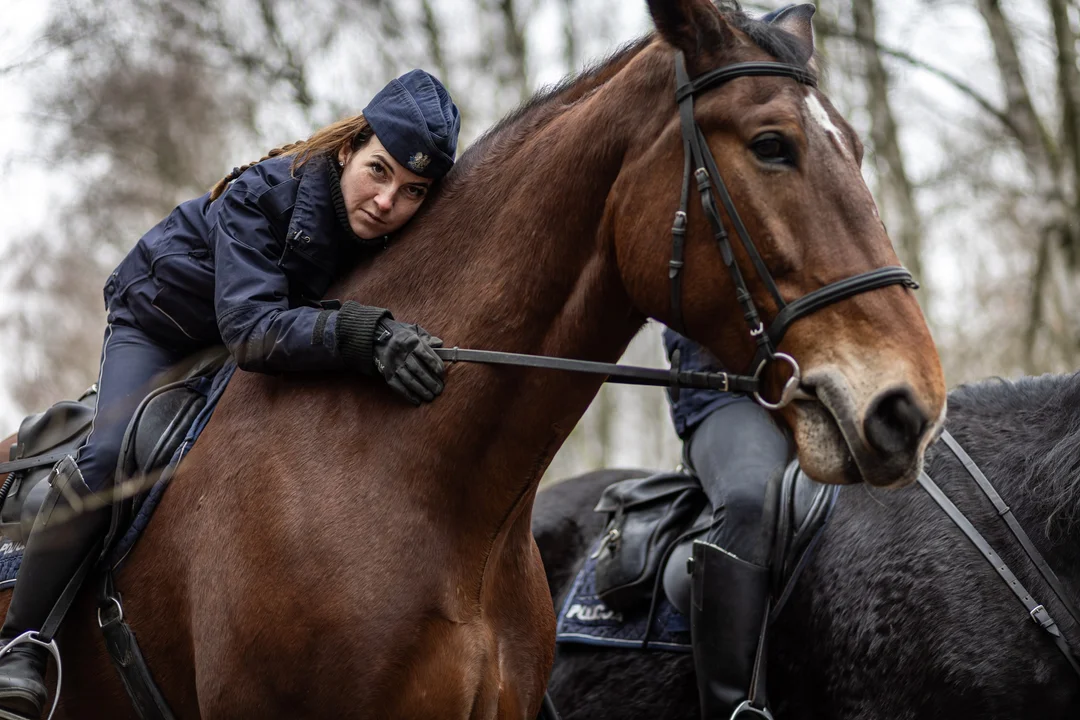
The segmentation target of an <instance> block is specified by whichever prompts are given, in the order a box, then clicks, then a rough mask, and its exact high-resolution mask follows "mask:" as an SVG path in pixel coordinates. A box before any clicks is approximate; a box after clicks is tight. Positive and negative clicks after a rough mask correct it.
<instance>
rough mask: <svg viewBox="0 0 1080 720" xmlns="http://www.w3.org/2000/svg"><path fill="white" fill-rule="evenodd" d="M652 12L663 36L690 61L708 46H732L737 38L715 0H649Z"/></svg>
mask: <svg viewBox="0 0 1080 720" xmlns="http://www.w3.org/2000/svg"><path fill="white" fill-rule="evenodd" d="M649 13H650V14H651V15H652V19H653V23H655V24H656V30H657V32H659V33H660V36H661V37H663V38H664V39H665V40H667V41H668V43H670V44H671V45H672V46H674V47H676V48H678V49H679V50H682V51H683V52H684V53H685V54H686V57H687V59H688V60H690V59H693V58H695V57H697V56H698V55H699V54H700V53H701V52H702V51H703V50H705V49H711V48H717V47H723V46H725V45H728V44H729V43H730V42H731V41H732V40H733V38H734V34H733V33H732V31H731V28H730V27H729V26H728V24H727V22H726V21H725V20H724V18H723V17H722V16H721V15H720V11H719V10H717V9H716V6H715V5H713V3H712V1H711V0H649Z"/></svg>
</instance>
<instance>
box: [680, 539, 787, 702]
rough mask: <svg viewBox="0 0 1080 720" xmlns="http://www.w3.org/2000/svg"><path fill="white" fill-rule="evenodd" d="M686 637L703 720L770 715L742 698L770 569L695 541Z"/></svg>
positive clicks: (749, 676) (745, 693)
mask: <svg viewBox="0 0 1080 720" xmlns="http://www.w3.org/2000/svg"><path fill="white" fill-rule="evenodd" d="M691 575H692V579H691V588H692V590H691V592H692V595H691V597H692V604H691V610H690V636H691V644H692V645H693V650H694V671H695V672H696V673H697V684H698V696H699V697H700V700H701V717H702V719H703V720H729V718H734V717H738V718H739V719H740V720H749V719H750V718H755V717H756V718H761V717H770V716H769V715H767V714H766V713H765V712H763V711H761V710H758V709H756V708H746V706H744V707H743V709H742V710H741V711H740V712H739V715H738V716H733V713H734V711H735V710H736V709H738V708H739V706H740V704H742V703H743V701H745V700H746V699H747V696H748V693H749V691H750V684H751V681H752V678H753V674H754V657H755V654H756V652H757V646H758V637H759V635H760V633H761V627H762V623H763V621H764V619H765V612H766V601H767V599H768V594H769V570H768V568H765V567H762V566H760V565H754V564H752V563H748V562H746V561H744V560H740V559H739V558H737V557H735V556H734V555H731V554H730V553H727V552H725V551H723V550H721V549H720V548H719V547H717V546H716V545H711V544H709V543H706V542H695V543H694V554H693V565H692V571H691Z"/></svg>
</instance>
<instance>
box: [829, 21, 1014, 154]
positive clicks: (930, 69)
mask: <svg viewBox="0 0 1080 720" xmlns="http://www.w3.org/2000/svg"><path fill="white" fill-rule="evenodd" d="M855 2H858V0H855ZM815 27H816V28H817V29H818V31H819V32H820V33H821V34H822V35H824V36H826V37H832V38H836V39H839V40H850V41H852V42H856V43H859V44H861V45H864V46H866V47H868V48H872V49H873V50H876V51H877V52H878V53H880V54H881V55H886V56H888V57H891V58H894V59H896V60H899V61H901V62H903V63H905V64H907V65H910V66H911V67H913V68H916V69H918V70H922V71H924V72H927V73H930V74H931V75H933V76H935V77H937V78H939V79H941V80H944V81H945V82H946V83H948V84H949V85H951V86H952V87H953V88H954V89H956V90H957V91H958V92H959V93H960V94H961V95H964V96H966V97H968V98H970V99H971V100H973V101H974V102H975V104H977V105H978V106H979V107H981V108H982V109H983V110H985V111H986V112H988V113H990V115H992V116H993V117H994V118H996V119H997V120H998V122H1000V123H1001V124H1002V125H1004V126H1005V127H1006V128H1007V129H1008V130H1009V132H1011V133H1012V134H1013V135H1018V134H1019V132H1020V131H1019V130H1018V129H1017V128H1016V127H1015V126H1014V125H1013V121H1012V118H1010V117H1009V115H1008V114H1007V113H1006V112H1005V111H1004V110H1002V109H1000V108H998V107H997V106H996V105H994V102H993V101H992V100H990V99H989V98H987V97H986V96H985V95H983V94H982V93H980V92H979V91H978V90H976V89H975V88H974V87H972V86H971V85H969V84H968V83H966V82H964V81H963V80H961V79H960V78H958V77H956V76H955V75H953V74H952V73H950V72H948V71H947V70H943V69H941V68H939V67H937V66H935V65H932V64H930V63H928V62H926V61H925V60H920V59H919V58H917V57H915V56H914V55H912V54H911V53H908V52H905V51H903V50H900V49H898V48H894V47H890V46H888V45H884V44H882V43H879V42H878V41H877V39H876V38H874V37H871V36H867V35H864V34H860V33H858V32H856V31H854V30H849V29H846V28H842V27H840V26H838V25H833V24H831V23H827V22H821V23H817V24H815Z"/></svg>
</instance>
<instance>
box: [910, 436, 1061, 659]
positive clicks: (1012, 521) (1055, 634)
mask: <svg viewBox="0 0 1080 720" xmlns="http://www.w3.org/2000/svg"><path fill="white" fill-rule="evenodd" d="M941 440H942V442H944V443H945V445H946V447H948V449H949V450H950V451H951V452H952V454H953V455H955V456H956V458H957V459H958V460H959V461H960V464H961V465H963V466H964V469H965V470H967V473H968V475H970V476H971V479H972V480H974V481H975V484H976V485H978V486H979V489H980V490H981V491H982V493H983V494H984V495H985V496H986V497H987V499H988V500H990V503H991V504H992V505H993V506H994V509H995V510H996V511H997V514H998V516H999V517H1000V518H1001V519H1002V520H1003V521H1004V522H1005V525H1006V526H1007V527H1008V528H1009V532H1010V533H1012V536H1013V537H1014V538H1015V539H1016V541H1017V542H1018V543H1019V544H1020V547H1022V548H1023V549H1024V554H1026V555H1027V557H1028V560H1030V561H1031V564H1032V565H1034V566H1035V568H1036V569H1037V570H1038V571H1039V574H1040V575H1041V576H1042V578H1043V580H1044V581H1045V582H1046V584H1047V585H1048V586H1049V587H1050V590H1051V591H1052V592H1053V593H1054V595H1055V596H1056V597H1057V600H1058V602H1059V603H1060V604H1061V606H1062V607H1064V608H1065V612H1066V613H1067V614H1068V615H1069V616H1070V617H1071V618H1072V621H1073V623H1074V624H1076V625H1080V609H1077V607H1076V605H1075V604H1074V603H1073V602H1072V601H1071V600H1070V599H1069V594H1068V593H1067V592H1066V591H1065V587H1064V586H1063V585H1062V583H1061V580H1060V579H1059V578H1058V576H1057V574H1056V573H1055V572H1054V571H1053V569H1052V568H1051V567H1050V565H1049V564H1048V563H1047V562H1046V559H1045V558H1043V556H1042V553H1040V552H1039V551H1038V549H1037V548H1036V547H1035V545H1034V543H1032V542H1031V538H1030V537H1028V534H1027V533H1026V532H1024V528H1022V527H1021V526H1020V523H1019V522H1018V521H1017V520H1016V517H1015V516H1014V515H1013V514H1012V510H1011V509H1010V508H1009V506H1008V505H1006V504H1005V501H1004V500H1003V499H1002V497H1001V495H1000V494H999V493H998V491H997V490H996V489H995V488H994V486H993V484H992V483H991V482H990V480H989V479H987V477H986V475H984V474H983V471H982V470H980V469H979V466H978V465H976V464H975V461H974V460H972V459H971V456H970V455H968V454H967V452H966V451H965V450H964V448H962V447H961V446H960V443H958V442H956V440H955V439H954V438H953V436H952V435H950V434H949V432H948V431H947V430H943V431H942V433H941ZM918 482H919V485H920V486H921V487H922V489H923V490H925V491H926V493H927V494H928V495H929V496H930V498H931V499H932V500H933V501H934V502H935V503H937V504H938V506H939V507H940V508H941V509H942V510H944V511H945V514H946V515H948V516H949V519H950V520H952V521H953V522H954V523H955V524H956V526H957V527H958V528H960V531H961V532H963V533H964V535H966V536H967V539H968V540H970V541H971V544H972V545H974V546H975V547H976V548H977V549H978V550H979V552H980V554H981V555H982V556H983V557H984V558H985V559H986V561H987V562H989V563H990V566H991V567H993V568H994V571H995V572H996V573H997V574H998V576H999V577H1000V578H1001V579H1002V581H1004V583H1005V584H1006V585H1007V586H1008V588H1009V589H1010V590H1012V592H1013V594H1014V595H1016V599H1017V600H1019V601H1020V603H1021V604H1022V605H1023V606H1024V609H1026V610H1027V612H1028V615H1029V616H1030V617H1031V619H1032V620H1033V621H1034V622H1035V624H1036V625H1038V626H1039V628H1040V629H1041V630H1042V631H1043V632H1045V633H1046V634H1047V635H1048V636H1049V637H1050V639H1051V640H1052V641H1053V643H1054V645H1056V646H1057V649H1058V650H1060V651H1061V654H1062V655H1063V656H1064V657H1065V660H1066V661H1067V662H1068V663H1069V667H1071V668H1072V669H1073V672H1075V673H1076V674H1077V676H1080V655H1078V654H1077V652H1076V650H1074V649H1073V647H1072V646H1071V645H1069V642H1068V640H1066V639H1065V636H1064V634H1063V633H1062V632H1061V628H1060V627H1058V624H1057V621H1056V620H1054V618H1053V617H1052V616H1051V615H1050V612H1049V611H1048V610H1047V609H1046V607H1045V606H1044V605H1043V604H1042V603H1040V602H1038V601H1036V600H1035V599H1034V598H1033V597H1032V595H1031V593H1030V592H1028V590H1027V588H1025V587H1024V586H1023V585H1022V584H1021V583H1020V581H1019V580H1018V579H1017V577H1016V575H1015V574H1014V573H1013V571H1012V570H1010V569H1009V566H1008V565H1006V564H1005V561H1004V560H1003V559H1002V558H1001V556H1000V555H998V554H997V553H996V552H995V551H994V549H993V548H992V547H991V546H990V543H989V542H987V541H986V538H985V537H983V535H982V533H980V532H979V531H978V530H977V529H976V528H975V526H974V525H973V524H972V523H971V521H970V520H968V519H967V516H965V515H964V513H963V512H961V510H960V509H959V508H958V507H956V505H955V504H953V502H952V501H951V500H950V499H949V497H948V496H947V495H946V494H945V493H944V492H943V491H942V489H941V488H940V487H939V486H938V484H937V483H935V482H934V481H933V480H932V479H931V478H930V476H929V475H927V474H926V472H925V471H924V472H923V473H921V474H920V475H919V480H918Z"/></svg>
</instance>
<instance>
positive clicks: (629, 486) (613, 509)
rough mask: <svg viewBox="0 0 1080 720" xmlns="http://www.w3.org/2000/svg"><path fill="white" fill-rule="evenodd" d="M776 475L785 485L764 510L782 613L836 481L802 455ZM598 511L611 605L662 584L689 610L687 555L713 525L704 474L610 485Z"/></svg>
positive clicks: (638, 600)
mask: <svg viewBox="0 0 1080 720" xmlns="http://www.w3.org/2000/svg"><path fill="white" fill-rule="evenodd" d="M774 482H778V483H779V488H778V492H772V493H766V498H768V497H773V498H775V499H776V500H775V504H774V505H773V506H772V507H767V508H765V513H764V514H763V516H764V517H765V518H767V519H770V520H771V521H772V522H774V529H773V531H772V532H771V536H772V538H773V542H772V551H771V553H770V555H769V556H770V557H771V562H770V566H771V573H772V595H773V598H774V603H773V613H774V615H775V614H777V613H779V611H780V609H781V608H782V606H783V602H784V601H786V599H787V596H788V594H789V593H790V589H791V587H792V586H793V585H794V580H795V579H796V578H797V576H798V574H799V572H800V571H801V569H802V567H803V566H804V565H805V561H806V559H807V558H808V557H809V551H810V550H811V546H812V544H813V540H814V538H815V537H817V535H818V533H819V531H820V530H821V528H822V527H823V526H824V525H825V522H826V520H827V518H828V514H829V510H830V509H831V508H832V506H833V503H834V501H835V498H836V493H837V488H836V486H829V485H822V484H820V483H816V482H814V481H812V480H810V479H809V478H808V477H807V476H806V475H805V474H804V473H803V472H802V471H801V470H800V469H799V466H798V463H795V462H793V463H791V464H790V465H789V466H788V467H787V469H786V470H785V471H784V473H783V475H782V476H780V477H779V478H777V479H776V480H775V481H774ZM594 510H595V511H596V512H602V513H606V514H607V515H608V523H607V526H606V527H605V529H604V536H603V539H602V540H601V544H600V546H599V548H598V549H597V551H596V553H595V554H594V557H595V558H596V559H597V564H596V590H597V594H598V596H599V597H600V599H601V600H603V602H604V604H605V605H607V606H608V607H610V608H612V609H614V610H628V609H631V608H633V607H636V606H641V605H644V604H647V603H649V602H650V601H651V600H652V598H653V595H654V594H655V593H656V592H658V591H659V587H658V586H659V585H660V584H663V591H664V593H665V594H666V595H667V599H668V600H669V601H670V602H671V604H672V605H674V606H675V608H677V609H678V610H679V611H680V612H682V613H683V614H688V613H689V606H690V574H689V573H688V572H687V570H686V562H687V559H688V558H689V557H690V556H691V554H692V553H691V546H692V543H693V541H694V540H695V539H696V538H698V537H699V536H701V535H703V534H704V533H705V532H706V531H707V530H708V529H709V527H710V525H711V524H712V507H711V506H710V504H709V501H708V498H707V497H706V496H705V493H704V491H703V490H702V489H701V485H700V483H699V482H698V480H697V479H696V478H695V477H694V476H692V475H690V474H688V473H684V472H675V473H663V474H659V475H653V476H650V477H647V478H634V479H631V480H623V481H620V482H617V483H614V484H612V485H610V486H608V487H607V488H606V489H605V490H604V493H603V494H602V495H601V496H600V501H599V502H598V503H597V505H596V507H595V508H594ZM767 521H768V520H767ZM661 580H662V581H663V582H662V583H661Z"/></svg>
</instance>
